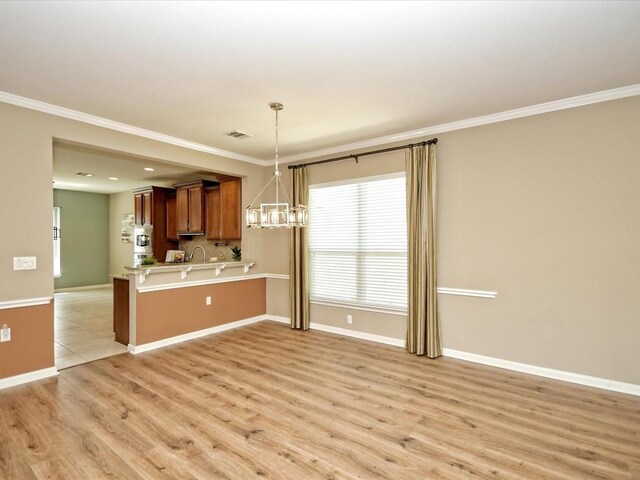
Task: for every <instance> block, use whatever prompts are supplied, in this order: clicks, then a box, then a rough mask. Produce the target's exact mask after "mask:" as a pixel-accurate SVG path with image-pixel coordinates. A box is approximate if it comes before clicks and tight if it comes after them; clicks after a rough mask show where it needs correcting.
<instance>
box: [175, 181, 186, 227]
mask: <svg viewBox="0 0 640 480" xmlns="http://www.w3.org/2000/svg"><path fill="white" fill-rule="evenodd" d="M176 218H177V220H178V221H177V225H178V233H188V232H189V191H188V190H187V189H186V188H179V189H178V190H177V192H176Z"/></svg>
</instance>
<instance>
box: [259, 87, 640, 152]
mask: <svg viewBox="0 0 640 480" xmlns="http://www.w3.org/2000/svg"><path fill="white" fill-rule="evenodd" d="M636 95H640V83H639V84H635V85H629V86H626V87H620V88H614V89H611V90H604V91H602V92H596V93H588V94H586V95H579V96H577V97H570V98H565V99H563V100H555V101H553V102H547V103H540V104H538V105H532V106H530V107H523V108H516V109H514V110H507V111H505V112H499V113H491V114H489V115H482V116H480V117H473V118H468V119H465V120H459V121H456V122H450V123H443V124H441V125H434V126H432V127H424V128H419V129H417V130H409V131H407V132H401V133H396V134H393V135H386V136H384V137H378V138H371V139H369V140H363V141H361V142H354V143H346V144H344V145H337V146H335V147H329V148H322V149H320V150H314V151H312V152H305V153H299V154H297V155H289V156H286V157H280V159H279V160H280V163H291V162H299V161H301V160H308V159H310V158H318V157H324V156H328V155H336V154H340V153H344V152H347V151H354V150H359V149H362V148H369V147H377V146H380V145H387V144H390V143H395V142H401V141H404V140H413V139H416V138H419V137H427V136H430V135H437V134H440V133H445V132H453V131H455V130H463V129H465V128H471V127H479V126H482V125H489V124H491V123H498V122H505V121H507V120H515V119H517V118H523V117H530V116H532V115H540V114H541V113H549V112H555V111H557V110H565V109H568V108H575V107H582V106H584V105H590V104H592V103H600V102H608V101H610V100H618V99H620V98H626V97H633V96H636ZM274 163H275V161H271V162H269V163H268V164H269V165H273V164H274Z"/></svg>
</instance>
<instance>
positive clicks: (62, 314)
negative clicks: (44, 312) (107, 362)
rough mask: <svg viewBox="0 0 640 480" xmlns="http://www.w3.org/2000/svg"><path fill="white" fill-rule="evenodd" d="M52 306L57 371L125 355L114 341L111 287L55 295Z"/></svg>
mask: <svg viewBox="0 0 640 480" xmlns="http://www.w3.org/2000/svg"><path fill="white" fill-rule="evenodd" d="M54 305H55V323H54V325H55V332H54V340H55V358H56V367H57V368H58V370H61V369H63V368H68V367H73V366H74V365H79V364H81V363H86V362H90V361H92V360H97V359H99V358H104V357H110V356H111V355H117V354H119V353H124V352H126V351H127V347H125V346H124V345H121V344H120V343H117V342H115V341H114V333H113V289H112V288H111V287H108V288H107V287H105V288H96V289H92V290H76V291H72V292H58V293H56V294H55V302H54Z"/></svg>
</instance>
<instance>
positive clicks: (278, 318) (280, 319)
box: [265, 315, 291, 325]
mask: <svg viewBox="0 0 640 480" xmlns="http://www.w3.org/2000/svg"><path fill="white" fill-rule="evenodd" d="M265 320H271V321H272V322H278V323H286V324H287V325H290V324H291V319H290V318H289V317H281V316H279V315H267V318H266V319H265Z"/></svg>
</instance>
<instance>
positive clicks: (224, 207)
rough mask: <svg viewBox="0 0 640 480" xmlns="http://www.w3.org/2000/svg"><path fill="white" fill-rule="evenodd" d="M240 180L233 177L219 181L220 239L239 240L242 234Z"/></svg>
mask: <svg viewBox="0 0 640 480" xmlns="http://www.w3.org/2000/svg"><path fill="white" fill-rule="evenodd" d="M241 181H242V179H240V178H234V179H232V180H225V181H223V182H221V183H220V206H221V211H220V238H221V239H222V240H240V238H241V236H242V234H241V231H242V222H241V220H240V202H241V185H242V184H241V183H240V182H241Z"/></svg>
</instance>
